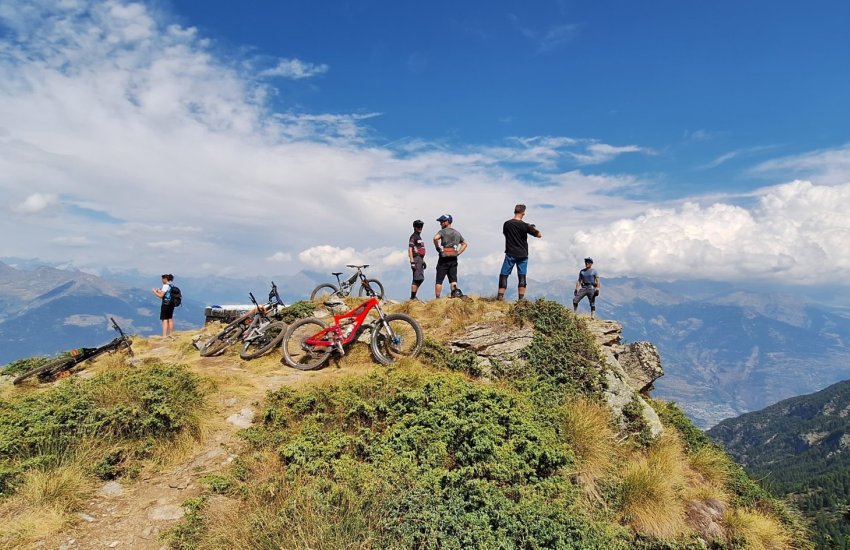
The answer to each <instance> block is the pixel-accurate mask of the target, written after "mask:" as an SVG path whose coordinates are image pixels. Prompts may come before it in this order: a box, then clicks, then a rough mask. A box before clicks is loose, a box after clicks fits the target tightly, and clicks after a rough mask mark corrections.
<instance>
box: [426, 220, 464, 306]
mask: <svg viewBox="0 0 850 550" xmlns="http://www.w3.org/2000/svg"><path fill="white" fill-rule="evenodd" d="M437 221H438V222H440V230H439V231H437V234H436V235H434V246H435V247H436V249H437V254H439V255H440V259H439V260H437V282H436V284H435V285H434V293H435V294H436V296H437V298H439V297H440V294H441V293H442V292H443V281H444V280H445V278H446V275H448V276H449V284H450V285H451V287H452V292H451V297H452V298H460V297H462V296H463V293H461V291H460V289H459V288H458V287H457V257H458V256H460V255H461V254H463V253H464V251H466V247H467V246H468V245H467V243H466V241H465V240H464V238H463V235H461V234H460V232H459V231H458V230H457V229H455V228H453V227H452V221H453V220H452V216H451V214H443V215H442V216H440V217H439V218H437Z"/></svg>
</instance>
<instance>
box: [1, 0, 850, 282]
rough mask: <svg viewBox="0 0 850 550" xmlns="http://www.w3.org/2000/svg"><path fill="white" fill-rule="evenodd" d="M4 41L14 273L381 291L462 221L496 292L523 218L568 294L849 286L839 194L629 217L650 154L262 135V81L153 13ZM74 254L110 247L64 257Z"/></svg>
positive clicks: (809, 161) (307, 121)
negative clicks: (39, 265)
mask: <svg viewBox="0 0 850 550" xmlns="http://www.w3.org/2000/svg"><path fill="white" fill-rule="evenodd" d="M0 25H3V26H4V28H3V29H2V33H0V50H2V52H3V55H2V56H0V121H2V122H0V124H2V127H1V128H0V203H2V204H4V205H10V206H7V208H10V209H11V211H13V212H15V213H17V214H28V213H29V214H39V213H46V212H50V216H36V215H32V216H23V215H18V216H0V233H2V234H4V235H15V238H14V239H7V240H6V241H4V254H5V255H8V256H18V257H33V256H38V257H40V258H42V259H44V260H49V261H54V262H58V263H62V262H71V263H73V265H74V266H76V267H78V268H81V269H89V270H97V268H98V267H102V266H104V265H109V266H111V267H113V268H116V269H120V268H122V267H123V268H138V269H145V270H147V269H150V270H151V271H153V272H155V273H161V272H164V271H168V272H180V273H183V274H185V275H187V276H188V275H203V274H208V273H209V274H217V275H233V274H241V275H244V274H245V271H246V266H261V267H257V270H258V271H260V270H262V269H266V268H269V265H268V263H267V262H265V261H264V260H268V262H271V263H273V264H274V265H273V266H272V267H273V268H274V269H287V270H291V271H296V270H298V269H303V268H305V267H309V268H311V269H322V270H326V271H341V270H344V265H345V264H347V263H370V264H371V267H370V273H374V274H375V275H376V276H377V275H379V274H380V271H381V270H384V269H386V270H391V269H395V268H398V267H402V266H403V263H404V262H405V250H406V245H407V237H408V235H409V234H410V231H411V222H412V220H414V219H417V218H419V219H422V220H425V224H426V225H425V230H424V232H423V236H424V237H425V239H426V241H429V240H430V238H431V236H432V235H433V234H434V232H436V231H437V229H438V228H439V227H438V224H437V222H436V221H435V219H436V218H437V216H439V215H440V214H442V213H445V212H448V213H450V214H452V215H454V217H455V224H454V225H455V227H456V228H457V229H458V230H459V231H461V233H462V234H463V235H464V237H465V238H466V240H467V241H468V242H469V244H470V246H469V250H468V252H467V253H466V254H464V257H463V259H462V266H463V267H462V269H464V270H468V272H470V273H472V272H480V273H493V271H494V269H498V265H500V263H501V256H502V251H503V250H504V239H503V236H502V234H501V227H502V222H503V221H504V220H506V219H508V218H510V217H511V215H512V211H513V205H514V204H516V203H518V202H522V203H525V204H527V205H528V207H529V210H528V215H527V218H526V220H527V221H529V222H532V223H536V224H537V225H538V227H539V228H540V229H541V231H542V232H543V234H544V237H543V239H541V240H536V239H533V240H532V242H531V254H532V261H531V274H530V275H531V276H532V277H533V278H536V279H544V278H546V277H563V276H564V274H565V273H570V274H572V273H573V272H574V271H575V269H576V268H577V267H580V264H579V262H578V260H580V258H582V257H583V256H584V255H586V254H588V253H590V254H592V255H593V256H594V257H595V258H597V262H598V263H599V265H598V267H599V268H600V271H601V272H602V273H603V274H605V275H612V274H624V275H625V274H631V275H645V274H650V275H657V276H682V277H686V276H697V277H700V276H716V277H721V278H728V277H736V276H742V275H740V274H743V276H745V277H750V278H755V277H763V278H767V277H772V276H779V277H788V276H790V275H789V274H796V273H798V272H799V271H801V270H802V268H801V267H800V266H801V265H805V264H806V263H807V262H808V261H810V260H811V259H812V258H821V259H823V258H828V259H829V262H830V264H831V265H833V264H834V266H835V268H834V274H833V270H832V269H831V270H830V271H829V272H828V274H827V276H828V277H835V278H836V280H837V278H838V277H839V276H841V277H844V278H846V275H847V267H846V262H847V260H846V258H844V256H845V255H846V252H845V251H844V249H842V248H840V246H838V245H837V244H836V243H839V242H843V241H842V239H845V238H846V236H847V235H846V231H847V226H846V221H845V218H847V216H846V215H844V213H843V212H842V211H841V208H840V206H841V205H844V204H847V200H846V199H847V197H846V196H845V195H844V194H843V193H846V188H845V187H843V186H841V185H836V186H835V187H834V188H824V187H823V186H822V185H820V184H821V183H824V182H822V181H821V180H815V181H816V182H817V184H803V183H800V182H797V183H794V184H789V185H788V186H777V187H769V188H765V189H764V190H762V191H760V192H759V194H758V198H759V201H760V202H759V203H758V205H756V206H754V207H744V206H740V205H735V204H726V203H724V202H721V201H718V200H715V199H712V201H711V202H712V203H716V204H711V203H707V199H705V198H702V199H695V200H693V201H691V203H690V204H687V205H684V204H680V203H678V202H677V203H664V204H652V203H650V202H648V201H643V200H635V199H633V198H629V197H628V196H626V195H630V196H635V195H638V194H644V195H648V193H645V192H644V191H645V190H647V189H652V186H653V182H652V181H651V180H647V179H645V178H644V177H640V176H636V175H630V174H606V173H604V172H602V171H601V170H599V167H600V163H603V162H608V161H611V160H614V159H616V158H618V157H619V156H620V155H624V154H639V155H652V154H654V151H653V150H652V149H648V148H646V147H642V146H639V145H633V144H632V145H623V146H616V145H610V144H607V143H604V142H603V141H601V140H598V139H593V138H574V137H568V136H531V137H523V136H519V137H513V138H510V139H506V140H504V141H503V142H501V143H499V142H491V143H489V144H487V145H470V144H460V145H457V144H447V143H440V142H437V143H434V142H425V141H423V140H420V139H417V138H416V137H415V136H414V137H411V138H409V139H406V140H404V141H403V142H400V143H397V144H394V145H391V146H379V145H376V143H375V141H376V140H375V139H373V131H372V130H371V129H370V128H369V127H368V126H367V124H368V122H369V120H371V119H372V118H373V117H375V116H379V115H378V113H374V112H370V113H366V114H345V113H310V112H304V108H303V107H302V106H298V107H297V108H296V106H292V107H291V108H287V106H286V105H284V107H283V109H282V112H279V113H271V114H270V111H271V103H270V102H269V100H268V98H269V97H270V96H272V95H273V93H272V92H271V91H270V90H269V89H268V88H267V87H266V86H267V85H266V84H264V83H263V81H260V80H257V79H256V78H255V77H256V74H255V73H254V74H253V75H252V74H247V75H246V74H245V72H244V71H243V69H240V68H238V67H239V66H238V64H237V65H236V66H235V65H234V64H233V63H230V62H225V61H222V60H220V59H218V58H217V57H216V55H215V54H214V50H213V48H212V47H211V46H210V44H209V43H208V42H207V41H206V40H205V39H204V37H203V36H201V35H200V33H199V32H198V31H197V30H196V29H194V28H191V27H189V28H187V27H181V26H179V25H175V24H173V23H172V21H171V20H169V19H168V17H167V15H164V14H162V13H160V12H156V11H153V10H152V9H151V8H149V7H148V6H146V5H145V4H142V3H129V2H123V1H120V0H113V1H109V2H102V1H95V0H76V1H74V2H62V3H56V2H53V1H50V0H33V1H30V2H26V3H21V2H18V1H15V0H0ZM553 36H554V35H553ZM243 67H244V66H243ZM311 67H313V69H311ZM318 67H321V66H320V65H315V66H314V65H310V64H304V65H303V66H302V69H301V70H302V72H303V73H304V74H307V73H309V72H310V71H311V70H318V69H317V68H318ZM292 85H296V84H294V83H293V84H292ZM281 101H282V100H281ZM848 157H850V148H843V149H839V150H834V151H821V152H816V153H813V154H812V155H809V156H805V155H804V156H800V157H794V158H788V159H780V160H778V161H775V162H774V163H772V164H771V163H765V164H763V165H760V167H759V168H758V170H761V171H762V172H760V173H767V172H768V171H770V172H771V173H773V172H778V173H783V174H787V173H788V172H791V171H795V170H802V169H812V170H814V169H815V168H817V167H820V172H819V173H822V174H825V175H830V178H837V177H838V175H839V174H841V173H844V174H845V175H847V174H850V168H848V160H847V159H848ZM587 166H592V167H593V168H594V169H595V170H594V173H588V172H587V168H586V167H587ZM577 168H581V169H577ZM789 179H791V178H786V177H782V178H780V179H779V180H778V181H788V180H789ZM830 181H831V180H830ZM847 181H850V178H846V179H844V183H846V182H847ZM624 190H627V191H628V193H623V192H618V191H624ZM59 197H61V205H64V206H65V208H60V207H59V206H60V199H59ZM69 228H73V229H72V231H73V235H69ZM63 239H65V241H64V243H65V244H66V245H67V244H68V243H71V242H77V243H86V242H88V243H97V246H77V247H75V249H74V250H73V251H72V252H69V251H68V250H66V248H67V246H62V243H63ZM270 251H274V253H273V254H272V255H271V256H269V253H270ZM429 263H431V262H430V261H429ZM736 265H737V266H739V267H738V268H737V269H736V267H735V266H736ZM803 271H804V270H803ZM571 276H572V275H571ZM797 280H800V281H801V280H802V279H799V278H797V279H793V280H791V281H789V282H795V281H797Z"/></svg>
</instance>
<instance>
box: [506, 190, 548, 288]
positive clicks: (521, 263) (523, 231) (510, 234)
mask: <svg viewBox="0 0 850 550" xmlns="http://www.w3.org/2000/svg"><path fill="white" fill-rule="evenodd" d="M524 217H525V205H524V204H518V205H516V206H515V207H514V217H513V218H511V219H509V220H508V221H506V222H505V223H504V224H502V234H503V235H504V236H505V260H504V261H503V262H502V270H501V271H500V272H499V293H498V294H497V295H496V299H498V300H504V299H505V291H506V290H507V288H508V277H509V276H510V274H511V272H512V271H513V270H514V266H516V273H517V279H519V283H518V284H517V295H518V298H517V299H518V300H522V299H524V298H525V287H526V280H525V276H526V274H527V273H528V236H529V235H532V236H534V237H537V238H538V239H539V238H540V237H542V236H543V233H541V232H540V230H539V229H537V228H536V227H534V224H530V223H526V222H524V221H522V219H523V218H524Z"/></svg>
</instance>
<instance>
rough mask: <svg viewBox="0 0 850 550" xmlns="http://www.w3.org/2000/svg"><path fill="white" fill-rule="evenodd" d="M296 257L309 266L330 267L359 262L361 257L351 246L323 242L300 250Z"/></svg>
mask: <svg viewBox="0 0 850 550" xmlns="http://www.w3.org/2000/svg"><path fill="white" fill-rule="evenodd" d="M298 259H299V260H301V261H302V262H303V263H304V264H305V265H308V266H310V267H315V268H321V269H331V268H335V267H339V266H342V265H348V264H359V263H360V262H361V261H362V260H363V257H362V256H361V255H360V253H358V252H357V251H355V250H354V248H352V247H346V248H339V247H336V246H333V245H329V244H323V245H319V246H313V247H310V248H308V249H306V250H302V251H301V252H299V253H298Z"/></svg>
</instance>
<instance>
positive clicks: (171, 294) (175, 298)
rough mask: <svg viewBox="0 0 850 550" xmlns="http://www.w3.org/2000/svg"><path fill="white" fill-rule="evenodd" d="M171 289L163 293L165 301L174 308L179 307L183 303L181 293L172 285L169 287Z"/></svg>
mask: <svg viewBox="0 0 850 550" xmlns="http://www.w3.org/2000/svg"><path fill="white" fill-rule="evenodd" d="M169 286H171V288H170V289H169V291H168V292H166V293H165V301H166V302H170V303H171V305H173V306H174V307H180V304H182V303H183V293H182V292H180V289H179V288H177V287H176V286H174V285H169Z"/></svg>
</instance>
